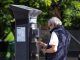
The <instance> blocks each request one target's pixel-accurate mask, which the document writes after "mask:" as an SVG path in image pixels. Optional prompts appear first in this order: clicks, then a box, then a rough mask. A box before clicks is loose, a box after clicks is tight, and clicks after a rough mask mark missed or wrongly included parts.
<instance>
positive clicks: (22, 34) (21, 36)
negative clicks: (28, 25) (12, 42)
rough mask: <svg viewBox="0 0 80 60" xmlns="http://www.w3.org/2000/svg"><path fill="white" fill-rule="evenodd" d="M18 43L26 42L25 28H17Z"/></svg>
mask: <svg viewBox="0 0 80 60" xmlns="http://www.w3.org/2000/svg"><path fill="white" fill-rule="evenodd" d="M16 30H17V34H16V35H17V42H25V41H26V40H25V27H17V28H16Z"/></svg>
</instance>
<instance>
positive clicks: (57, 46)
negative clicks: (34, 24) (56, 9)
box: [38, 17, 69, 60]
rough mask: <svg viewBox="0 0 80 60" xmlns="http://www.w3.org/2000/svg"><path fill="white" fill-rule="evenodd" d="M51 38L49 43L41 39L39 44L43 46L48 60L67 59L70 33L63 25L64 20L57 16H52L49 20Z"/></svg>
mask: <svg viewBox="0 0 80 60" xmlns="http://www.w3.org/2000/svg"><path fill="white" fill-rule="evenodd" d="M48 27H49V29H50V33H51V38H50V40H49V41H48V42H47V43H44V42H42V41H39V42H38V44H39V46H41V47H43V48H42V51H43V53H45V59H46V60H67V58H66V57H67V47H68V45H69V34H68V32H67V31H66V30H65V29H64V27H63V26H62V22H61V21H60V19H58V18H57V17H52V18H51V19H49V21H48Z"/></svg>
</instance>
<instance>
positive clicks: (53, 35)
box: [49, 32, 59, 46]
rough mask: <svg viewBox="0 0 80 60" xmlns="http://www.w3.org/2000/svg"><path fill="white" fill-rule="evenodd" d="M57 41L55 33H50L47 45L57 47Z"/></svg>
mask: <svg viewBox="0 0 80 60" xmlns="http://www.w3.org/2000/svg"><path fill="white" fill-rule="evenodd" d="M58 41H59V40H58V37H57V35H56V33H55V32H52V34H51V38H50V42H49V45H55V46H58Z"/></svg>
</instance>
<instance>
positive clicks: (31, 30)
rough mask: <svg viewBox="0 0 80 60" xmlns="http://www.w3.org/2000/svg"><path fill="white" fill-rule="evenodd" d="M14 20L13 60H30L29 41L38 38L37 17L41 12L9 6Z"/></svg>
mask: <svg viewBox="0 0 80 60" xmlns="http://www.w3.org/2000/svg"><path fill="white" fill-rule="evenodd" d="M10 10H11V11H12V13H13V17H14V18H15V37H16V41H15V60H31V55H32V52H31V41H32V40H33V38H35V39H36V37H38V36H39V33H38V34H37V33H36V31H39V30H38V28H37V17H38V15H39V14H40V13H41V10H38V9H34V8H31V7H28V6H24V5H10Z"/></svg>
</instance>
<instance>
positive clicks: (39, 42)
mask: <svg viewBox="0 0 80 60" xmlns="http://www.w3.org/2000/svg"><path fill="white" fill-rule="evenodd" d="M37 43H38V45H39V46H40V47H42V48H46V47H47V44H46V43H44V42H42V41H37Z"/></svg>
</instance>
